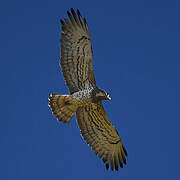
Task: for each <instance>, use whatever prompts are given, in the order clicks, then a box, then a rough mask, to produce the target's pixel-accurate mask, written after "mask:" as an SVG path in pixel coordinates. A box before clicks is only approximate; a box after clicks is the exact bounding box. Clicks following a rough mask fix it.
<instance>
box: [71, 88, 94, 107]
mask: <svg viewBox="0 0 180 180" xmlns="http://www.w3.org/2000/svg"><path fill="white" fill-rule="evenodd" d="M92 90H93V88H87V89H84V90H82V91H78V92H75V93H73V94H72V98H74V99H75V100H77V101H79V103H80V104H86V103H90V102H92Z"/></svg>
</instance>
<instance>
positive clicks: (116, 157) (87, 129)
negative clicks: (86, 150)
mask: <svg viewBox="0 0 180 180" xmlns="http://www.w3.org/2000/svg"><path fill="white" fill-rule="evenodd" d="M76 117H77V122H78V125H79V127H80V129H81V134H82V136H83V138H84V139H85V141H86V142H87V144H88V145H89V146H90V147H91V148H92V149H93V150H94V152H95V153H96V154H97V155H98V156H99V157H100V158H102V160H103V161H104V163H105V164H106V169H108V168H109V164H111V169H112V170H114V168H115V169H116V170H117V171H118V167H119V165H120V167H121V168H122V167H123V164H126V156H127V151H126V149H125V147H124V145H123V144H122V141H121V139H120V137H119V135H118V132H117V131H116V129H115V128H114V126H113V125H112V124H111V122H110V121H109V119H108V117H107V115H106V113H105V111H104V108H103V106H102V104H101V102H99V103H98V104H91V105H89V106H87V107H80V108H78V110H77V113H76Z"/></svg>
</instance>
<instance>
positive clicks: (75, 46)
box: [49, 8, 127, 170]
mask: <svg viewBox="0 0 180 180" xmlns="http://www.w3.org/2000/svg"><path fill="white" fill-rule="evenodd" d="M67 14H68V17H69V19H70V20H68V19H64V20H60V22H61V24H62V33H61V59H60V65H61V68H62V73H63V76H64V79H65V81H66V84H67V86H68V88H69V91H70V94H71V95H55V94H53V95H51V96H50V97H49V106H50V108H51V110H52V112H53V114H54V116H55V117H56V118H57V119H58V120H59V121H62V122H65V123H66V122H70V120H71V119H72V117H73V115H74V114H76V118H77V122H78V125H79V128H80V130H81V134H82V136H83V138H84V140H85V141H86V142H87V144H88V145H89V146H90V147H91V148H92V150H93V151H94V152H95V153H96V154H97V155H98V156H99V157H100V158H101V159H102V160H103V162H104V163H105V165H106V169H108V168H109V164H110V166H111V169H112V170H114V169H115V170H118V169H119V166H120V167H121V168H122V167H123V164H126V156H127V151H126V149H125V147H124V145H123V144H122V141H121V139H120V137H119V135H118V132H117V131H116V129H115V128H114V126H113V125H112V123H111V122H110V121H109V119H108V117H107V115H106V113H105V111H104V108H103V105H102V103H101V101H102V100H110V97H109V94H108V93H106V92H105V91H104V90H101V89H99V88H98V87H97V85H96V81H95V78H94V72H93V62H92V59H93V58H92V46H91V40H90V34H89V29H88V25H87V23H86V20H85V18H82V16H81V14H80V12H79V10H77V13H75V11H74V10H73V9H72V8H71V13H70V12H69V11H67Z"/></svg>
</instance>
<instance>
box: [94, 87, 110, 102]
mask: <svg viewBox="0 0 180 180" xmlns="http://www.w3.org/2000/svg"><path fill="white" fill-rule="evenodd" d="M93 99H94V100H95V101H101V100H111V97H110V96H109V94H108V93H107V92H106V91H104V90H102V89H96V90H95V91H94V92H93Z"/></svg>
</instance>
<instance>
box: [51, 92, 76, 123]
mask: <svg viewBox="0 0 180 180" xmlns="http://www.w3.org/2000/svg"><path fill="white" fill-rule="evenodd" d="M49 107H50V108H51V110H52V113H53V114H54V116H55V117H56V118H57V119H58V120H59V121H62V122H64V123H68V122H70V120H71V119H72V117H73V115H74V113H75V112H76V110H77V108H78V105H77V104H76V103H75V101H74V100H73V99H72V98H71V95H58V94H51V95H50V97H49Z"/></svg>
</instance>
